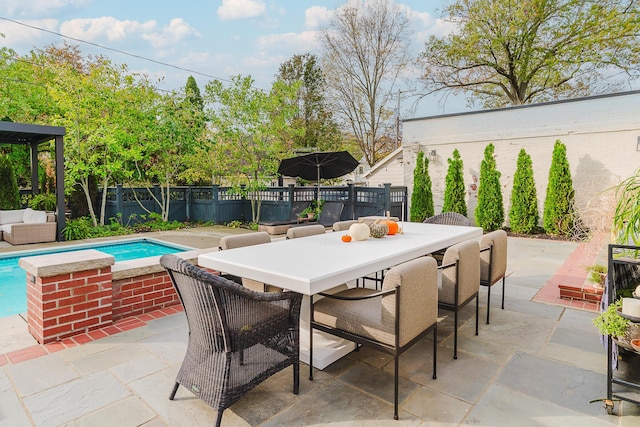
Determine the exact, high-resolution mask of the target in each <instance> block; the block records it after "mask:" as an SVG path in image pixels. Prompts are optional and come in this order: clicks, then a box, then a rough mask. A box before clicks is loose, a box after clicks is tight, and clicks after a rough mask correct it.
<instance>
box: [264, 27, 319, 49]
mask: <svg viewBox="0 0 640 427" xmlns="http://www.w3.org/2000/svg"><path fill="white" fill-rule="evenodd" d="M257 45H258V47H259V48H260V49H274V48H275V49H277V50H284V51H294V52H307V51H312V50H315V49H316V48H317V46H318V32H317V31H303V32H301V33H283V34H269V35H266V36H260V37H258V39H257Z"/></svg>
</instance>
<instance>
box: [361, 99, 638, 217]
mask: <svg viewBox="0 0 640 427" xmlns="http://www.w3.org/2000/svg"><path fill="white" fill-rule="evenodd" d="M556 140H560V141H562V142H563V143H564V144H565V145H566V147H567V158H568V160H569V165H570V168H571V174H572V178H573V183H574V188H575V190H576V202H577V207H578V209H579V210H580V211H582V212H587V210H590V211H591V212H592V213H593V212H594V209H595V212H597V209H598V206H599V205H602V204H606V203H609V204H610V201H606V200H604V199H605V198H606V197H609V199H610V198H611V197H610V196H604V195H603V193H602V192H603V191H604V190H606V189H608V188H610V187H611V186H613V185H615V184H617V183H618V182H620V181H621V180H622V179H624V178H626V177H628V176H630V175H632V174H633V173H634V172H635V170H636V169H638V168H639V167H640V91H633V92H624V93H618V94H612V95H604V96H595V97H589V98H580V99H573V100H567V101H557V102H549V103H542V104H534V105H526V106H518V107H509V108H503V109H496V110H484V111H476V112H467V113H460V114H449V115H442V116H433V117H424V118H416V119H409V120H405V121H404V122H403V143H402V151H403V153H402V155H401V157H402V170H403V173H404V182H395V181H389V180H387V181H386V182H391V183H392V184H394V185H402V184H406V185H407V186H408V187H409V194H411V191H412V184H413V170H414V167H415V159H416V155H417V152H418V151H420V150H421V151H423V152H425V153H426V154H428V153H430V152H432V151H434V150H435V161H432V162H431V163H430V165H429V172H430V176H431V180H432V183H433V192H434V202H435V211H436V213H438V212H440V210H441V207H442V199H443V195H444V181H445V176H446V173H447V168H448V162H447V159H448V158H449V157H451V155H452V153H453V150H454V149H456V148H457V149H458V151H459V152H460V155H461V157H462V160H463V162H464V177H465V181H466V184H467V189H468V199H467V206H468V216H469V217H470V218H473V211H474V209H475V206H476V204H477V184H478V182H477V181H478V179H479V177H480V162H481V161H482V158H483V156H484V149H485V147H486V146H487V145H488V144H489V143H493V144H494V146H495V155H496V163H497V168H498V170H499V171H500V172H501V173H502V177H501V183H502V188H503V197H504V202H505V218H506V219H507V220H508V212H509V208H510V206H511V203H510V198H511V189H512V185H513V174H514V172H515V169H516V163H517V157H518V153H519V151H520V149H521V148H524V149H525V151H526V152H527V153H528V154H529V155H530V156H531V160H532V163H533V169H534V179H535V182H536V187H537V194H538V207H539V208H540V210H541V211H542V209H543V206H544V199H545V195H546V190H547V188H546V186H547V177H548V174H549V167H550V165H551V157H552V153H553V146H554V143H555V141H556ZM396 156H399V154H396ZM396 158H397V157H396ZM392 162H393V161H392ZM394 164H395V163H394ZM376 166H377V165H376ZM374 172H375V171H374ZM373 175H375V174H373ZM389 178H391V176H389ZM374 179H375V176H374V177H371V176H370V177H369V180H370V182H377V180H376V181H374ZM608 194H610V193H608ZM589 216H591V217H592V216H593V215H589ZM596 216H597V215H596ZM540 217H541V218H542V212H541V215H540ZM592 220H593V219H592ZM588 225H590V224H588Z"/></svg>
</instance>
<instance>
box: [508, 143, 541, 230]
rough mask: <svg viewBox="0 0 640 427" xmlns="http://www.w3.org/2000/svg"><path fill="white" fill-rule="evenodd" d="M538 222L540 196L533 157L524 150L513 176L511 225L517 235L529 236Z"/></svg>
mask: <svg viewBox="0 0 640 427" xmlns="http://www.w3.org/2000/svg"><path fill="white" fill-rule="evenodd" d="M538 220H539V214H538V196H537V194H536V184H535V182H534V179H533V166H532V164H531V156H529V154H527V152H526V151H525V150H524V148H523V149H521V150H520V153H519V154H518V164H517V166H516V171H515V173H514V175H513V189H512V190H511V209H509V225H510V227H511V230H512V231H514V232H515V233H524V234H529V233H533V232H534V230H535V229H536V227H537V226H538Z"/></svg>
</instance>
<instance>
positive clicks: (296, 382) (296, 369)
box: [293, 362, 300, 394]
mask: <svg viewBox="0 0 640 427" xmlns="http://www.w3.org/2000/svg"><path fill="white" fill-rule="evenodd" d="M299 392H300V362H297V363H294V364H293V394H298V393H299Z"/></svg>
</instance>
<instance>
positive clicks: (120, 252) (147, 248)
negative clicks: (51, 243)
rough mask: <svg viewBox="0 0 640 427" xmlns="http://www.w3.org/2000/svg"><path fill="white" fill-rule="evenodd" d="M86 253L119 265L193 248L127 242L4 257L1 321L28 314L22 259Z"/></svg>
mask: <svg viewBox="0 0 640 427" xmlns="http://www.w3.org/2000/svg"><path fill="white" fill-rule="evenodd" d="M82 249H96V250H99V251H100V252H104V253H106V254H109V255H113V257H114V258H115V260H116V262H118V261H128V260H132V259H138V258H146V257H150V256H157V255H164V254H170V253H176V252H184V251H186V250H189V249H190V248H186V247H183V246H171V245H167V244H164V243H160V242H158V241H155V240H147V239H137V240H126V241H124V242H122V241H120V242H114V243H101V244H93V245H77V246H68V247H65V248H60V249H49V250H41V251H25V252H21V253H20V254H19V255H16V254H7V256H1V255H0V317H5V316H10V315H12V314H18V313H23V312H25V311H27V279H26V272H25V271H24V270H23V269H22V268H20V267H19V266H18V260H19V259H20V258H26V257H28V256H34V255H44V254H52V253H60V252H72V251H77V250H82ZM70 256H72V255H70Z"/></svg>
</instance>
